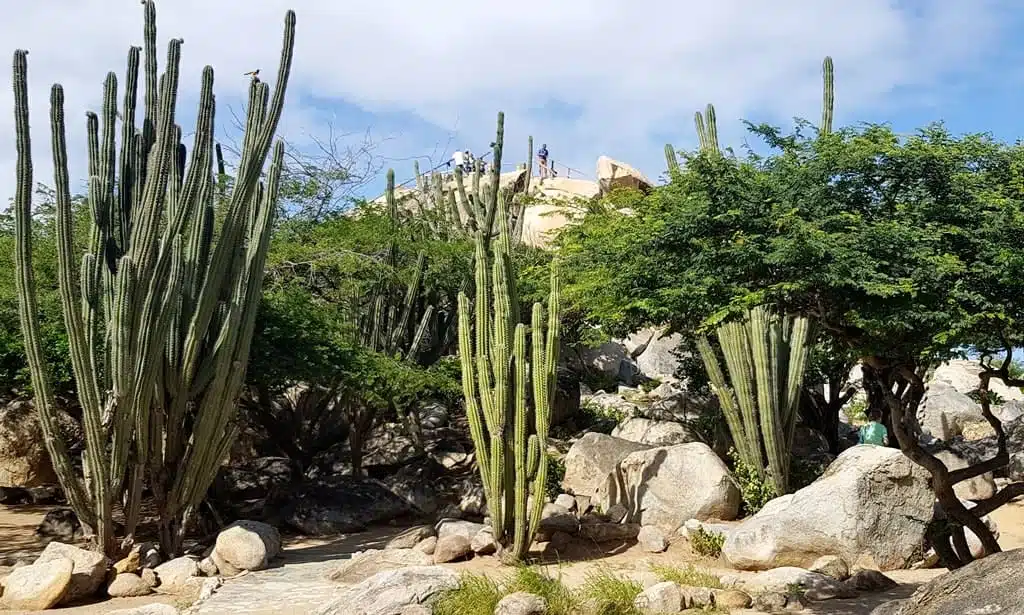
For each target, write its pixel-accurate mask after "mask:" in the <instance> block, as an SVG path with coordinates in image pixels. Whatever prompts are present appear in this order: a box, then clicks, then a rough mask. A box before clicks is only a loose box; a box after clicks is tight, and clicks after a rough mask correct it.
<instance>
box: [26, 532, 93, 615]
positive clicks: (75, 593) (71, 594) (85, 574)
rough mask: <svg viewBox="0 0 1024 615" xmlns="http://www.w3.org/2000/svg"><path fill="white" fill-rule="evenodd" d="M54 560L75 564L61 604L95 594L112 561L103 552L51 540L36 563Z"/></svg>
mask: <svg viewBox="0 0 1024 615" xmlns="http://www.w3.org/2000/svg"><path fill="white" fill-rule="evenodd" d="M54 560H68V561H70V562H71V563H72V565H73V570H72V573H71V583H70V584H69V585H68V588H67V591H66V592H65V593H64V596H63V597H62V598H61V601H60V603H61V604H69V603H72V602H77V601H79V600H82V599H84V598H89V597H91V596H94V595H95V594H96V592H97V591H99V588H100V586H101V585H102V584H103V581H104V579H105V578H106V575H107V566H108V565H109V564H110V562H109V561H108V560H107V558H106V557H104V556H103V554H102V553H97V552H95V551H86V550H85V549H79V548H78V547H76V546H73V545H66V544H64V543H61V542H51V543H50V544H48V545H46V548H45V549H43V552H42V553H40V554H39V558H38V559H36V564H45V563H47V562H52V561H54Z"/></svg>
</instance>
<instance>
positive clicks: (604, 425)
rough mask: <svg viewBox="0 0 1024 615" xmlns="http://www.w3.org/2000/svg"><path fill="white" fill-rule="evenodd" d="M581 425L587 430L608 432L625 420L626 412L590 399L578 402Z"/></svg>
mask: <svg viewBox="0 0 1024 615" xmlns="http://www.w3.org/2000/svg"><path fill="white" fill-rule="evenodd" d="M580 416H581V418H582V423H583V425H582V427H584V428H585V429H587V431H594V432H597V433H603V434H610V433H611V432H612V430H613V429H615V426H616V425H618V424H619V423H621V422H622V421H624V420H626V413H625V412H623V411H622V410H619V409H617V408H609V407H605V406H602V405H600V404H596V403H594V402H592V401H590V400H584V401H583V402H581V403H580Z"/></svg>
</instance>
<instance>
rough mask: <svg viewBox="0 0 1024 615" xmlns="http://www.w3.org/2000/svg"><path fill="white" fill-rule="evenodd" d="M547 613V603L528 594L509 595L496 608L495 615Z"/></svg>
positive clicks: (535, 614)
mask: <svg viewBox="0 0 1024 615" xmlns="http://www.w3.org/2000/svg"><path fill="white" fill-rule="evenodd" d="M547 612H548V603H547V601H546V600H544V598H541V597H540V596H537V595H535V594H530V593H527V592H515V593H512V594H509V595H507V596H505V597H504V598H502V599H501V601H500V602H498V606H496V607H495V608H494V615H544V614H545V613H547Z"/></svg>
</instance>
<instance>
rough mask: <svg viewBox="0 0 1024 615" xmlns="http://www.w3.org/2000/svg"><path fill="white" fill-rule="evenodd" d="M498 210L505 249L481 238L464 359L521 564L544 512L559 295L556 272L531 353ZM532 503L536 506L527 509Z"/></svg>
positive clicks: (501, 534)
mask: <svg viewBox="0 0 1024 615" xmlns="http://www.w3.org/2000/svg"><path fill="white" fill-rule="evenodd" d="M497 209H498V211H497V214H496V215H497V219H498V224H499V229H500V233H499V236H498V241H497V242H492V243H491V245H490V247H489V248H488V246H487V242H486V240H485V233H484V230H483V228H480V227H478V229H477V231H476V301H475V306H474V308H473V312H475V313H473V312H471V309H470V303H469V298H468V297H467V296H466V295H465V293H460V294H459V358H460V360H461V364H462V386H463V393H464V397H465V401H466V414H467V416H468V418H469V425H470V434H471V436H472V438H473V445H474V447H475V449H476V455H477V465H478V467H479V470H480V476H481V478H482V481H483V485H484V494H485V497H486V498H487V506H488V510H489V512H490V516H491V527H492V530H493V533H494V538H495V540H496V541H497V543H498V544H499V546H500V547H501V549H502V552H503V554H504V555H505V556H506V557H508V558H509V559H512V560H519V559H522V557H523V556H524V555H525V554H526V552H527V550H528V549H529V547H530V543H531V542H532V540H533V536H534V534H535V533H536V531H537V527H538V525H539V523H540V517H541V513H542V511H543V507H544V499H545V497H544V487H545V483H546V479H547V465H548V458H547V438H548V428H549V426H550V424H551V403H552V400H553V396H554V390H555V378H556V371H555V370H556V367H557V361H558V345H559V319H558V313H559V288H558V274H557V271H556V269H555V268H554V267H552V270H551V294H550V296H549V298H548V314H547V316H548V319H547V320H548V324H547V332H546V334H545V331H544V308H543V306H541V305H540V304H539V303H535V304H534V306H533V313H532V322H531V325H530V333H531V339H530V349H529V351H528V349H527V325H525V324H524V323H520V322H517V321H518V319H519V307H518V306H519V300H518V296H517V293H516V282H515V277H514V273H513V270H512V259H511V249H510V246H511V241H510V238H509V232H510V231H509V224H508V216H507V213H508V212H507V207H506V205H505V199H504V198H499V199H498V205H497ZM474 323H475V324H474ZM528 352H529V353H532V358H531V354H528ZM531 386H532V390H531ZM531 402H532V403H531ZM531 410H532V411H531ZM531 495H532V498H533V506H532V507H528V505H527V501H528V499H529V498H530V496H531ZM528 508H529V509H528Z"/></svg>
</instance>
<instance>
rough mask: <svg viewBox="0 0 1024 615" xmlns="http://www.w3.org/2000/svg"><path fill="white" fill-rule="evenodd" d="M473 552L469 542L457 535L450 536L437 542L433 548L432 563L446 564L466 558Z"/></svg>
mask: <svg viewBox="0 0 1024 615" xmlns="http://www.w3.org/2000/svg"><path fill="white" fill-rule="evenodd" d="M472 552H473V547H472V546H471V543H470V540H469V539H468V538H466V537H465V536H461V535H459V534H451V535H449V536H445V537H444V538H439V539H438V540H437V546H435V547H434V563H435V564H446V563H448V562H454V561H455V560H457V559H461V558H463V557H466V556H467V555H469V554H470V553H472Z"/></svg>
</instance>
